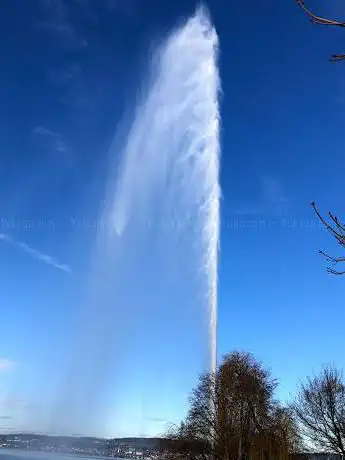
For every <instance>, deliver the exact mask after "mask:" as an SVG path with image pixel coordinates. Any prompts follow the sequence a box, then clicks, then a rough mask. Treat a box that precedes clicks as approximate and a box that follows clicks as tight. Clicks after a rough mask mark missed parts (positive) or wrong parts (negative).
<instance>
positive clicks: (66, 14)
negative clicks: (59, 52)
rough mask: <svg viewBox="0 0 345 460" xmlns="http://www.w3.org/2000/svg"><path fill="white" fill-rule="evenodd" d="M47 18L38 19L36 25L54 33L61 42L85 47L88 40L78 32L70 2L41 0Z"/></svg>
mask: <svg viewBox="0 0 345 460" xmlns="http://www.w3.org/2000/svg"><path fill="white" fill-rule="evenodd" d="M41 4H42V6H43V8H44V12H45V18H44V19H43V20H41V21H37V22H36V25H37V26H38V27H40V28H41V29H45V30H47V31H49V32H50V33H52V34H54V35H55V36H56V37H57V38H58V39H59V42H60V43H65V44H66V45H67V46H68V47H73V48H84V47H86V46H88V43H87V41H86V40H85V39H84V38H83V37H82V36H81V35H80V34H79V33H78V32H77V30H76V27H75V26H74V25H73V23H72V20H71V15H70V11H69V9H68V6H67V5H68V3H67V2H64V1H63V0H41Z"/></svg>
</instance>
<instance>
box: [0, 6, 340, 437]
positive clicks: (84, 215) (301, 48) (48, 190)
mask: <svg viewBox="0 0 345 460" xmlns="http://www.w3.org/2000/svg"><path fill="white" fill-rule="evenodd" d="M340 1H341V0H334V2H332V8H331V6H330V5H328V7H327V8H329V10H327V9H326V10H325V9H324V10H323V11H322V12H325V13H331V14H332V13H334V14H338V13H339V12H340V11H341V9H340V4H341V3H340ZM208 6H209V8H210V11H211V15H212V18H213V21H214V23H215V26H216V28H217V32H218V34H219V40H220V74H221V80H222V95H221V114H222V132H221V137H222V139H221V141H222V168H221V186H222V228H221V257H220V269H219V277H220V278H219V328H218V330H219V334H218V341H219V356H221V355H222V354H223V353H226V352H228V351H230V350H232V349H233V348H240V349H245V350H249V351H252V352H254V353H255V354H256V356H257V357H258V358H259V359H261V360H263V362H264V363H265V364H267V365H268V366H269V367H271V369H272V372H273V374H274V375H275V376H276V377H278V378H279V380H280V382H281V384H280V389H279V396H280V397H281V398H282V399H285V398H288V397H289V395H290V394H291V393H293V392H294V391H295V388H296V383H298V381H299V380H300V379H301V378H303V377H304V376H305V375H308V373H310V372H313V370H317V368H318V367H319V366H320V365H322V364H323V363H325V362H334V363H336V364H337V365H339V366H340V367H342V366H344V365H345V363H344V358H343V355H342V339H341V337H342V324H343V320H344V319H345V313H344V309H343V300H342V299H343V291H344V281H343V280H342V279H339V278H336V277H331V276H329V275H327V274H326V272H325V267H324V263H323V261H322V260H321V259H320V257H319V256H318V254H317V250H318V249H319V248H320V247H321V248H323V249H325V250H328V249H329V250H331V251H332V250H334V251H336V250H337V247H336V246H335V245H333V244H332V241H331V240H330V239H329V238H328V236H327V234H326V233H325V232H324V231H323V230H322V228H321V227H320V226H319V225H318V224H317V221H316V220H315V217H314V215H313V213H312V210H311V208H310V205H309V203H310V201H311V200H315V201H316V202H317V203H318V204H319V206H320V208H321V209H322V210H324V211H326V210H328V208H331V209H332V210H333V211H334V212H336V213H337V214H338V215H340V216H341V215H344V214H345V209H344V203H343V201H342V180H343V176H344V172H345V171H344V170H345V166H344V154H343V152H344V147H345V145H344V137H343V136H342V135H341V132H342V126H343V122H344V116H345V85H344V67H343V64H342V63H338V64H330V63H329V62H328V61H327V58H328V56H329V55H330V54H332V53H337V52H342V51H343V50H342V49H341V45H342V40H341V37H340V34H339V31H336V30H328V29H325V28H317V27H313V26H311V24H309V22H308V20H307V19H306V18H305V16H304V15H303V14H302V12H301V11H300V10H299V9H298V8H297V6H296V5H295V3H294V2H293V1H292V0H291V2H275V1H273V0H269V1H267V2H265V3H264V4H262V3H261V4H259V3H258V2H251V1H249V0H243V1H241V2H237V3H236V4H232V5H230V4H229V2H227V1H225V0H214V1H210V2H209V4H208ZM194 8H195V2H194V1H191V0H184V1H174V2H162V1H159V0H141V1H139V0H128V1H126V2H125V3H124V2H120V1H117V0H104V1H103V2H99V1H98V2H96V1H93V0H78V1H77V0H69V1H67V0H57V1H56V2H51V1H49V0H37V1H35V2H26V1H24V0H11V1H10V0H5V2H4V5H3V14H2V15H1V17H0V55H1V62H2V63H3V65H2V71H1V73H0V100H1V104H0V161H1V168H0V178H1V180H0V189H1V193H0V205H1V211H0V218H1V222H0V225H1V227H0V234H1V235H0V289H1V296H0V305H1V308H0V311H1V321H0V408H1V411H2V413H0V417H2V418H0V427H3V428H4V429H5V428H8V427H10V428H12V429H16V428H19V427H21V425H20V423H21V422H20V420H21V419H20V413H21V412H20V411H22V410H24V409H23V408H26V409H27V408H29V409H30V410H31V413H32V414H34V416H33V417H36V418H37V420H39V418H40V417H41V416H42V417H43V415H42V411H44V409H42V408H40V407H39V403H38V402H39V399H40V398H42V397H43V396H42V395H44V394H45V393H44V392H45V391H48V392H49V391H50V390H47V388H48V387H49V386H48V385H47V386H46V385H44V383H45V382H48V381H49V382H54V381H55V379H56V377H57V375H58V374H59V372H60V370H61V369H62V368H63V363H62V367H59V366H61V360H64V359H65V356H66V349H67V348H68V346H69V342H68V340H69V339H68V337H70V335H71V333H72V332H73V331H72V324H73V321H74V319H75V315H76V305H79V304H80V303H82V301H83V296H84V295H85V289H84V287H85V277H86V276H87V274H88V271H89V267H90V263H91V261H92V250H93V248H94V244H95V238H96V225H95V220H96V219H97V216H98V214H99V208H100V202H101V201H102V199H103V193H104V181H105V178H106V173H107V165H108V156H107V152H108V149H109V146H110V145H111V142H112V138H113V136H114V130H115V127H116V126H118V123H119V122H120V120H121V119H122V117H123V115H124V114H127V113H128V110H129V107H128V106H129V104H128V101H131V102H133V99H134V96H133V94H135V91H136V88H137V87H138V86H140V84H141V78H142V77H143V76H144V75H145V71H146V70H147V53H148V50H152V48H153V47H154V46H155V44H157V43H158V42H159V41H160V40H161V38H162V37H164V36H165V35H166V33H167V32H168V31H169V30H170V29H171V27H173V26H175V25H176V24H178V23H179V22H180V21H181V20H183V19H184V18H185V17H186V16H187V15H189V14H191V13H193V11H194ZM120 128H121V125H120ZM171 308H173V305H172V306H171ZM134 340H135V339H134ZM161 340H162V341H163V340H164V337H161ZM187 346H188V345H187ZM59 362H60V365H57V363H59ZM139 365H140V363H139V362H138V366H139ZM186 372H187V370H186ZM148 380H150V379H149V378H148ZM188 383H190V382H188ZM150 387H151V391H152V395H154V394H155V390H154V384H152V382H151V385H150ZM128 388H131V386H130V384H129V387H128ZM133 391H135V390H133ZM178 391H186V388H183V389H181V390H178V385H177V386H175V387H174V388H173V389H172V392H171V400H170V405H169V404H168V403H167V402H166V401H165V403H164V404H166V406H167V407H165V406H164V410H166V414H168V415H167V418H169V417H170V416H173V417H176V418H178V416H179V414H180V413H179V410H180V407H179V404H178V403H176V401H178V399H179V396H178ZM2 395H4V396H2ZM1 398H2V399H1ZM173 409H174V410H173ZM2 414H3V415H2ZM151 415H152V414H151ZM9 416H11V417H12V418H8V417H9ZM122 417H123V419H126V420H127V422H126V423H125V424H124V426H126V427H127V428H126V429H125V428H123V429H122V431H121V429H120V428H119V427H118V426H117V425H116V423H118V422H114V426H112V427H111V430H113V431H112V432H114V435H116V434H132V433H129V431H126V430H129V428H128V427H130V426H131V423H132V420H131V418H130V415H129V414H122ZM151 419H152V420H151V421H144V422H140V423H142V426H140V427H137V425H135V427H136V428H135V430H136V432H134V433H133V434H138V432H139V430H140V429H141V430H145V433H147V434H153V433H155V432H157V431H159V429H161V425H159V423H158V422H159V421H157V420H153V419H154V417H153V416H151ZM155 422H157V423H158V425H157V423H155ZM34 423H36V422H33V424H34ZM37 424H38V425H39V421H38V422H37ZM107 433H108V431H107Z"/></svg>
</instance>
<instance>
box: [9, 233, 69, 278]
mask: <svg viewBox="0 0 345 460" xmlns="http://www.w3.org/2000/svg"><path fill="white" fill-rule="evenodd" d="M0 240H2V241H4V242H6V243H9V244H12V245H13V246H15V247H17V248H18V249H20V250H21V251H23V252H25V253H27V254H29V255H30V256H31V257H33V258H34V259H36V260H39V261H40V262H43V263H45V264H47V265H50V266H51V267H54V268H56V269H57V270H61V271H63V272H65V273H72V269H71V268H70V267H69V266H68V265H66V264H61V263H59V262H57V261H56V260H55V259H54V258H53V257H51V256H50V255H48V254H44V253H42V252H41V251H38V250H37V249H34V248H32V247H31V246H29V245H27V244H26V243H23V242H22V241H19V240H17V239H14V238H13V237H12V236H10V235H8V234H6V233H0Z"/></svg>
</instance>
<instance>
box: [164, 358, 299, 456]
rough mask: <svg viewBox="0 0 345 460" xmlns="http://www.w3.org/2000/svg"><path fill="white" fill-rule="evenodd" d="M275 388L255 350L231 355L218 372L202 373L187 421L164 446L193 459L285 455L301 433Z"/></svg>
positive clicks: (175, 454)
mask: <svg viewBox="0 0 345 460" xmlns="http://www.w3.org/2000/svg"><path fill="white" fill-rule="evenodd" d="M275 388H276V382H275V380H274V379H272V377H271V375H270V373H269V372H268V371H267V370H266V369H264V368H263V367H262V366H261V364H260V363H258V362H257V361H256V360H255V359H254V357H253V356H252V355H250V354H247V353H239V352H234V353H231V354H230V355H227V356H226V357H225V358H224V360H223V362H222V364H221V365H220V366H219V368H218V370H217V372H216V374H215V375H212V374H204V375H203V376H201V378H200V380H199V384H198V385H197V387H196V388H195V389H194V390H193V392H192V395H191V398H190V408H189V411H188V414H187V417H186V420H185V422H184V424H183V425H181V426H180V427H178V428H177V429H175V430H173V431H172V432H171V433H170V434H169V436H168V439H167V440H165V441H164V443H165V444H164V443H163V450H165V451H166V452H169V453H170V454H171V455H172V456H173V457H175V458H176V457H179V458H181V459H188V460H199V459H206V458H208V459H209V458H210V457H211V456H212V457H213V458H214V459H216V460H218V459H219V460H220V459H221V460H246V459H249V458H250V459H251V460H256V459H258V460H270V459H275V460H279V459H286V458H287V456H288V454H289V452H290V451H291V450H292V449H293V448H294V445H295V442H296V439H297V434H296V433H297V432H296V429H295V425H294V421H293V418H292V416H291V413H290V412H289V410H287V409H283V408H280V407H279V405H278V403H277V402H276V401H275V400H274V390H275Z"/></svg>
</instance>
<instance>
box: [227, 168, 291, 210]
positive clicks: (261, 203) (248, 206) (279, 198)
mask: <svg viewBox="0 0 345 460" xmlns="http://www.w3.org/2000/svg"><path fill="white" fill-rule="evenodd" d="M259 190H260V193H259V198H258V199H256V200H255V201H253V202H249V203H245V204H242V205H240V206H239V207H238V208H237V209H236V211H235V213H236V214H238V215H252V216H255V215H260V214H261V215H265V214H281V213H283V212H284V211H286V210H287V208H288V206H289V200H288V199H287V197H286V194H285V192H284V188H283V185H282V183H281V181H280V179H279V178H278V177H274V176H268V175H265V176H262V177H260V178H259Z"/></svg>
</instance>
